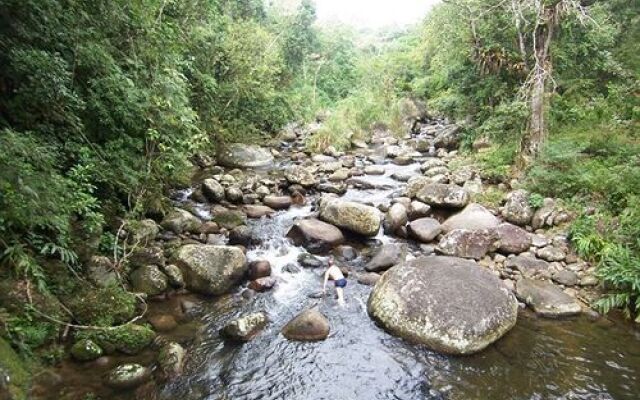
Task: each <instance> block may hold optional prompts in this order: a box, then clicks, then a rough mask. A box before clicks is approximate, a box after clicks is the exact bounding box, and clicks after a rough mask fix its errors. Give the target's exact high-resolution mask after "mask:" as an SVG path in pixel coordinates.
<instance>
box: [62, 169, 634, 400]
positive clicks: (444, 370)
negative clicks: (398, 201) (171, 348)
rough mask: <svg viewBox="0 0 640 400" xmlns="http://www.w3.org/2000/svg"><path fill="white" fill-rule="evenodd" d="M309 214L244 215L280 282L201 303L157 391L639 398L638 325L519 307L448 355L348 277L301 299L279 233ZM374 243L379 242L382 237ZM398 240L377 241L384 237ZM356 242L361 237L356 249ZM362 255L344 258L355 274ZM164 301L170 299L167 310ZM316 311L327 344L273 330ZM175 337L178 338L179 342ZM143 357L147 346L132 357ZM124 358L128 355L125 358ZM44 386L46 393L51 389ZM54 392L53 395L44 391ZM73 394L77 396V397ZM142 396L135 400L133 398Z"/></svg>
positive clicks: (187, 396) (303, 280)
mask: <svg viewBox="0 0 640 400" xmlns="http://www.w3.org/2000/svg"><path fill="white" fill-rule="evenodd" d="M416 169H417V165H410V166H405V167H397V166H391V165H388V171H387V174H386V175H385V176H379V177H367V179H369V180H371V181H372V182H373V183H377V184H385V185H387V186H388V187H387V188H386V189H382V190H378V189H374V190H350V191H349V192H347V193H346V194H345V195H344V197H345V198H348V199H354V200H355V199H357V200H360V201H367V202H372V203H376V204H377V203H382V202H387V201H389V198H388V196H389V195H390V194H392V193H393V192H394V191H395V190H397V188H398V187H399V185H400V184H399V183H398V182H396V181H394V180H392V179H390V177H389V175H390V174H391V173H393V172H396V171H404V172H407V171H414V170H416ZM312 212H313V210H312V209H311V207H310V206H306V207H301V208H292V209H290V210H288V211H283V212H279V213H277V214H275V215H274V216H272V217H271V218H263V219H260V220H253V221H250V225H251V228H252V230H253V233H254V236H255V237H256V238H257V239H259V240H260V244H259V245H258V246H255V247H254V248H251V249H250V250H249V251H248V258H249V260H257V259H267V260H269V261H270V262H271V265H272V268H273V275H274V276H275V277H276V278H277V280H278V284H277V286H276V288H275V289H274V290H272V291H271V292H267V293H263V294H258V295H257V296H255V297H253V298H251V299H244V298H243V297H242V296H240V295H239V294H237V293H236V294H233V295H229V296H224V297H222V298H218V299H213V300H212V299H204V300H201V301H200V303H199V304H200V310H199V315H200V317H199V318H201V322H202V324H203V326H202V328H201V329H199V330H198V331H197V334H196V329H195V328H193V327H191V328H188V327H187V328H184V327H183V328H182V331H181V332H180V333H173V334H172V335H173V336H172V337H174V338H176V337H177V338H178V340H180V335H181V334H185V333H187V335H188V334H189V333H190V334H191V336H195V339H193V340H187V339H185V338H183V339H185V340H186V341H188V342H191V345H190V346H189V354H190V356H189V361H188V364H187V369H186V371H185V373H184V375H183V376H181V377H180V378H178V379H176V380H174V381H173V382H171V383H170V384H167V385H165V386H164V387H160V396H159V397H160V398H161V399H180V400H203V399H208V400H223V399H230V400H324V399H336V400H355V399H363V400H364V399H366V400H369V399H371V400H374V399H376V400H417V399H461V400H462V399H465V400H466V399H534V400H537V399H638V398H640V332H638V330H637V329H635V328H633V327H632V326H630V325H628V324H626V323H624V322H621V321H617V322H612V321H610V320H608V319H605V318H597V319H588V318H587V317H580V318H574V319H568V320H560V321H554V320H545V319H540V318H537V317H535V316H534V315H532V314H531V313H529V312H528V311H526V310H521V312H520V315H519V317H518V323H517V325H516V327H515V328H514V329H513V330H512V331H511V332H509V333H508V334H507V335H506V336H505V337H503V338H502V339H500V340H499V341H498V342H497V343H495V344H494V345H492V346H490V347H489V348H488V349H486V350H485V351H483V352H481V353H480V354H477V355H473V356H467V357H450V356H444V355H439V354H436V353H434V352H432V351H430V350H428V349H426V348H424V347H422V346H417V345H412V344H410V343H407V342H405V341H403V340H401V339H398V338H395V337H393V336H391V335H389V334H387V333H386V332H385V331H383V330H382V329H380V328H379V327H377V326H376V325H375V324H374V323H373V322H372V321H371V319H370V318H369V317H368V316H367V312H366V303H367V298H368V295H369V293H370V291H371V287H370V286H364V285H360V284H358V283H357V282H356V281H355V280H354V279H350V280H349V284H348V286H347V289H346V296H347V305H346V307H345V308H340V307H338V306H337V304H336V301H335V299H333V298H327V299H325V300H318V299H313V298H310V297H309V295H310V294H312V293H316V292H318V291H319V290H320V288H321V283H322V276H321V274H322V271H321V270H313V269H305V268H300V267H299V266H298V264H297V257H298V255H299V254H300V253H301V252H303V251H304V250H303V249H301V248H298V247H295V246H292V245H291V243H290V242H288V241H287V240H286V239H285V234H286V232H287V231H288V229H289V228H290V227H291V225H292V223H293V221H294V220H295V219H296V218H300V217H304V216H306V215H309V214H311V213H312ZM378 239H383V237H382V236H379V237H378ZM390 240H391V241H394V240H397V239H391V238H384V241H390ZM354 245H359V246H362V243H358V244H354ZM364 262H365V260H364V259H363V258H362V257H359V258H357V259H355V260H353V261H350V262H346V263H345V264H346V265H347V266H349V267H351V268H352V269H354V270H360V269H362V268H363V266H364ZM164 307H169V306H166V305H165V306H164ZM308 307H318V308H319V310H320V311H322V312H323V313H324V314H325V315H326V316H327V318H328V319H329V321H330V324H331V334H330V336H329V338H328V339H326V340H325V341H321V342H314V343H300V342H292V341H288V340H286V339H284V337H283V336H282V335H280V333H279V332H280V329H281V328H282V326H283V325H284V324H286V322H288V321H289V320H290V319H291V318H293V317H294V316H295V315H296V314H297V313H299V312H300V311H302V310H304V309H306V308H308ZM254 311H264V312H266V313H267V314H268V316H269V321H270V323H269V325H268V326H267V328H266V329H265V330H264V331H263V332H262V333H261V334H260V335H259V336H257V337H256V338H255V339H254V340H253V341H251V342H249V343H245V344H231V343H226V342H224V341H222V340H221V339H220V337H219V335H218V330H219V329H220V328H221V327H223V326H224V325H225V323H227V322H228V321H229V320H231V319H233V318H235V317H238V316H240V315H244V314H246V313H249V312H254ZM185 340H183V341H185ZM140 357H141V358H140V359H141V360H142V361H143V362H147V363H149V362H150V361H149V360H150V359H151V357H150V355H149V352H147V353H146V354H145V355H142V356H140ZM129 361H130V359H129ZM64 368H67V369H66V370H64V371H63V372H62V375H63V376H64V377H65V378H66V376H67V375H68V374H71V375H72V376H74V377H75V379H69V380H68V381H67V382H66V383H65V384H66V385H85V386H86V387H92V388H94V389H95V391H96V392H97V393H101V395H102V396H101V398H105V399H125V398H133V394H131V393H114V392H111V391H109V390H107V389H104V388H101V387H100V386H99V384H98V383H96V382H99V381H100V377H101V374H102V373H103V372H104V371H102V370H100V369H99V368H95V369H94V370H87V369H86V368H83V367H82V366H79V365H77V364H75V365H73V366H69V364H67V365H66V366H65V367H64ZM52 393H53V392H52ZM49 398H51V399H53V398H59V397H55V396H51V397H49ZM78 398H80V397H78ZM138 398H140V397H138Z"/></svg>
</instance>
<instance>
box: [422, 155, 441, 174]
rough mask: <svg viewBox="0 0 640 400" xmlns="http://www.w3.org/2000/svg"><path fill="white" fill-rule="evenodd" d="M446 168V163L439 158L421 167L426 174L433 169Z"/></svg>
mask: <svg viewBox="0 0 640 400" xmlns="http://www.w3.org/2000/svg"><path fill="white" fill-rule="evenodd" d="M446 166H447V165H446V164H445V163H444V161H442V160H440V159H439V158H430V159H428V160H427V161H425V162H423V163H422V164H421V165H420V171H422V172H425V171H428V170H430V169H433V168H437V167H446Z"/></svg>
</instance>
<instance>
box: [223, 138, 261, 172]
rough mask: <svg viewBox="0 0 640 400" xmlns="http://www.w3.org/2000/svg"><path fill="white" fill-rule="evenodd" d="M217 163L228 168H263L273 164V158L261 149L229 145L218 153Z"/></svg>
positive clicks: (244, 145)
mask: <svg viewBox="0 0 640 400" xmlns="http://www.w3.org/2000/svg"><path fill="white" fill-rule="evenodd" d="M218 162H219V163H220V165H223V166H225V167H229V168H264V167H268V166H269V165H271V164H272V163H273V156H272V155H271V153H270V152H269V151H268V150H267V149H264V148H262V147H258V146H253V145H248V144H245V143H231V144H228V145H226V146H225V147H224V148H223V149H222V150H221V151H220V152H219V153H218Z"/></svg>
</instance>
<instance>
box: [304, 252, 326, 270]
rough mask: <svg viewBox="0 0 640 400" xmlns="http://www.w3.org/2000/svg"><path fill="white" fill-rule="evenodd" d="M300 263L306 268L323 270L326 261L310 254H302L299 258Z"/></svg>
mask: <svg viewBox="0 0 640 400" xmlns="http://www.w3.org/2000/svg"><path fill="white" fill-rule="evenodd" d="M298 262H299V263H300V265H302V266H303V267H305V268H322V267H324V264H325V263H324V261H322V260H321V259H319V258H318V257H316V256H313V255H311V254H309V253H302V254H300V255H299V256H298Z"/></svg>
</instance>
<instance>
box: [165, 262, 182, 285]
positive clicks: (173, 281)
mask: <svg viewBox="0 0 640 400" xmlns="http://www.w3.org/2000/svg"><path fill="white" fill-rule="evenodd" d="M162 270H163V271H164V274H165V275H166V276H167V279H168V280H169V285H171V286H172V287H174V288H183V287H184V285H185V284H184V277H183V276H182V271H181V270H180V268H178V267H177V266H176V265H173V264H169V265H165V266H164V267H163V268H162Z"/></svg>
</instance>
